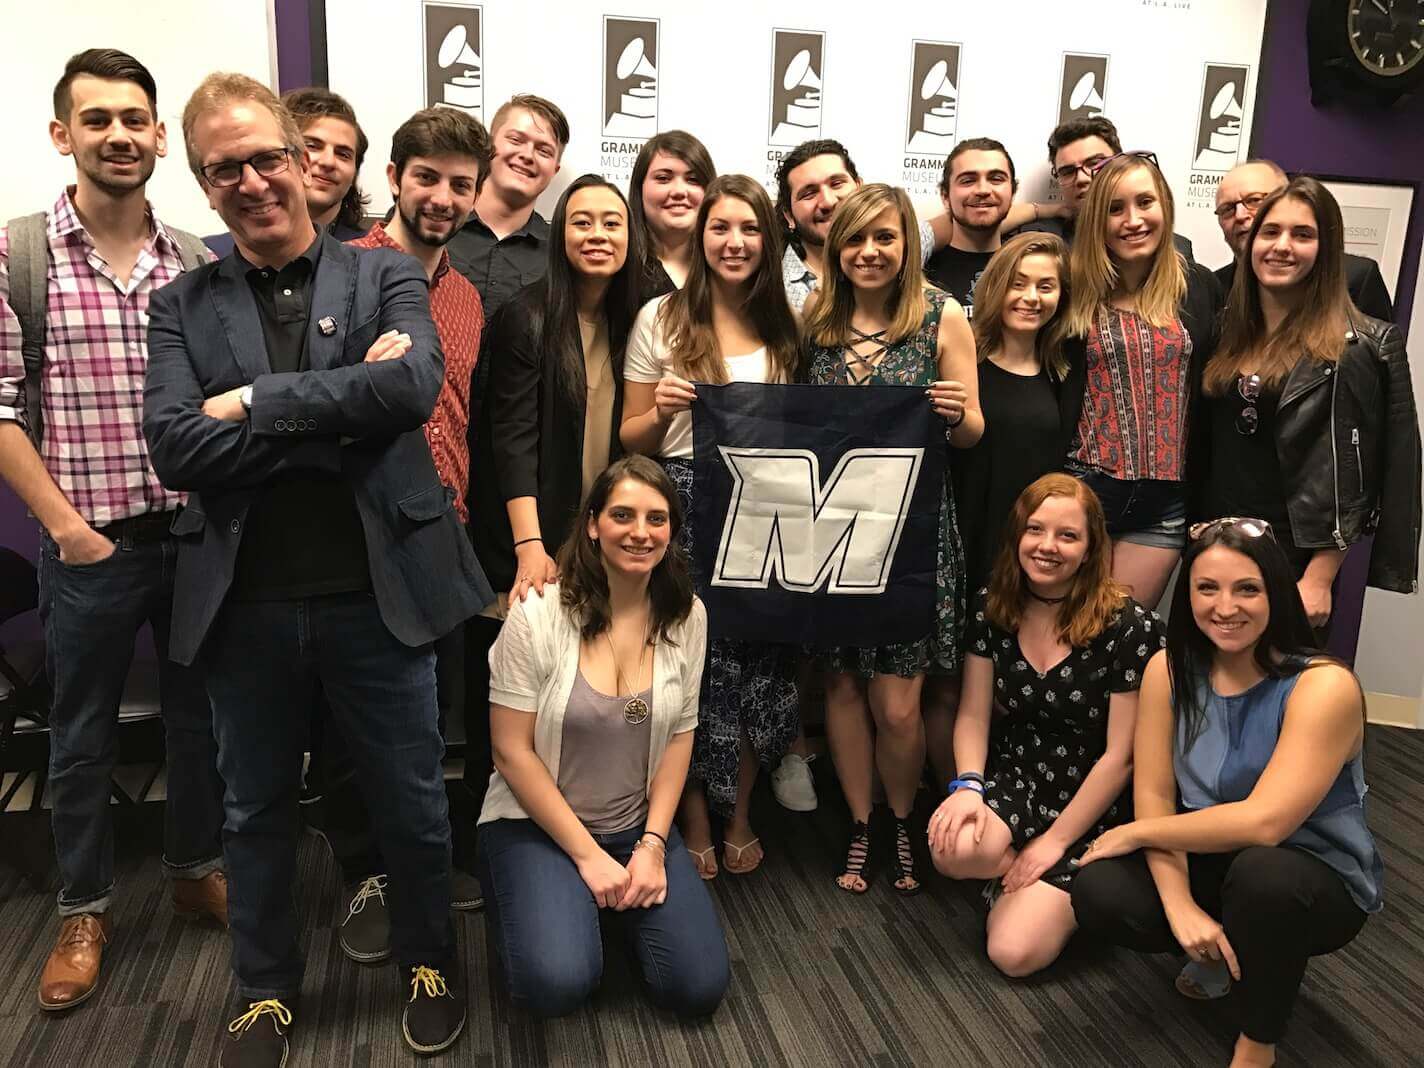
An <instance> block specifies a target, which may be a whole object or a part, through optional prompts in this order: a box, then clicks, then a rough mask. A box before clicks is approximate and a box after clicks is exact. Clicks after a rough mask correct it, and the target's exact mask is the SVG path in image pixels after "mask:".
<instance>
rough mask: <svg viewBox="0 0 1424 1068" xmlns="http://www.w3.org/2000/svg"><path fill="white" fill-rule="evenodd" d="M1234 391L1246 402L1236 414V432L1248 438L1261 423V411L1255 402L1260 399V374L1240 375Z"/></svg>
mask: <svg viewBox="0 0 1424 1068" xmlns="http://www.w3.org/2000/svg"><path fill="white" fill-rule="evenodd" d="M1236 392H1237V394H1238V395H1239V396H1240V397H1241V399H1242V400H1244V401H1245V402H1246V407H1244V408H1242V409H1241V411H1240V412H1239V413H1238V414H1237V416H1236V433H1238V434H1240V435H1241V436H1242V437H1247V438H1249V437H1250V436H1251V435H1252V434H1254V433H1256V428H1257V427H1258V426H1260V425H1261V413H1260V411H1258V410H1257V408H1256V402H1257V401H1258V400H1260V399H1261V376H1260V375H1240V376H1238V377H1237V379H1236Z"/></svg>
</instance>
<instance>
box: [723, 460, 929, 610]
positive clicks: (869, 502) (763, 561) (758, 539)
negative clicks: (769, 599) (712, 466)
mask: <svg viewBox="0 0 1424 1068" xmlns="http://www.w3.org/2000/svg"><path fill="white" fill-rule="evenodd" d="M719 451H720V452H721V454H722V458H723V460H724V461H725V462H726V464H727V468H728V470H730V471H731V473H732V497H731V501H730V504H729V506H728V508H727V519H726V522H725V523H724V524H723V526H722V540H721V543H720V544H719V545H718V548H717V564H716V567H715V570H714V571H713V574H712V585H714V586H734V587H741V588H744V589H766V588H767V587H768V586H769V585H770V583H771V578H772V576H773V575H775V576H776V577H777V579H778V580H779V582H780V583H781V585H782V586H784V587H786V588H787V589H789V590H796V591H799V592H805V593H812V592H814V591H816V590H818V589H820V588H821V586H822V585H824V584H825V583H826V581H827V579H829V580H830V585H829V587H828V590H829V592H830V593H871V594H874V593H884V592H885V586H886V584H887V583H888V582H889V579H890V565H891V564H892V563H893V562H894V559H895V549H896V547H897V546H898V545H899V543H900V534H901V532H902V531H903V530H904V528H905V519H906V517H907V516H908V515H909V512H910V499H911V497H913V496H914V492H915V480H916V478H917V477H918V476H919V473H920V464H921V462H922V461H923V459H924V449H912V448H880V449H875V448H871V449H850V450H848V451H847V452H846V453H845V454H844V455H843V456H842V457H841V458H840V462H839V463H837V464H836V467H835V470H834V471H832V472H831V477H830V478H829V479H827V480H826V484H825V486H824V488H823V487H822V486H821V478H820V465H819V464H818V463H817V460H816V455H815V454H814V453H812V452H809V451H807V450H805V449H756V448H731V447H728V446H725V445H723V446H719Z"/></svg>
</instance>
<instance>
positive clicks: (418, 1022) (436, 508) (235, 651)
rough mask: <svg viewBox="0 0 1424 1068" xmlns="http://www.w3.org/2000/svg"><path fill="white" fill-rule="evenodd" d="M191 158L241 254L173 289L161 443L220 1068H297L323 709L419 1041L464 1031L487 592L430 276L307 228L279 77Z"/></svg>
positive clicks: (153, 432) (156, 426) (212, 109)
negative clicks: (170, 498) (378, 873)
mask: <svg viewBox="0 0 1424 1068" xmlns="http://www.w3.org/2000/svg"><path fill="white" fill-rule="evenodd" d="M183 134H184V139H185V141H186V143H187V150H188V162H189V166H190V167H191V168H192V170H193V173H194V174H195V175H196V176H197V177H198V181H199V184H200V185H201V187H202V189H203V191H204V193H205V194H206V195H207V198H208V202H209V203H210V204H211V205H212V206H213V208H214V209H215V210H216V211H217V212H218V214H219V215H221V216H222V218H223V221H224V222H225V223H227V225H228V228H229V229H230V230H231V232H232V236H233V240H234V244H235V249H234V251H233V253H232V254H231V255H229V256H227V257H226V258H224V259H223V260H221V261H220V262H219V263H216V264H211V265H208V266H205V267H202V268H200V269H198V270H196V271H192V272H190V273H188V274H186V275H184V276H183V277H182V278H181V279H180V280H179V281H178V282H177V283H175V284H172V285H169V286H168V287H167V288H165V289H164V290H162V291H161V292H160V293H158V294H156V295H155V298H154V300H153V303H152V305H151V307H150V317H149V351H150V359H149V367H148V380H147V385H146V387H145V390H144V436H145V438H146V439H147V442H148V447H149V451H150V453H151V455H152V457H153V465H154V469H155V470H156V471H157V472H158V474H159V477H160V478H162V479H163V481H164V483H165V484H166V485H168V486H170V487H173V488H176V489H183V490H187V491H189V492H190V493H191V494H192V496H191V498H190V502H189V507H188V508H187V510H185V511H184V512H183V513H182V514H181V516H180V517H179V521H178V522H176V523H175V524H174V532H175V533H177V534H178V535H179V537H180V541H181V543H182V544H181V547H180V549H179V553H178V565H177V580H176V590H175V593H174V610H173V615H174V628H173V629H174V639H173V643H172V647H171V650H170V652H171V655H172V656H173V658H174V659H175V660H177V661H179V662H180V663H185V664H186V663H192V662H195V661H201V662H202V664H203V665H204V667H205V669H206V678H207V688H208V695H209V697H210V699H211V702H212V710H213V729H214V733H215V734H216V737H217V745H218V767H219V769H220V770H221V771H222V773H223V776H224V779H225V780H226V783H227V794H226V800H225V807H226V823H225V828H224V854H225V856H226V859H227V865H228V880H229V915H230V920H231V930H232V937H233V956H232V960H233V971H234V972H235V973H236V976H237V983H238V992H239V995H240V998H241V1002H242V1003H243V1004H244V1005H245V1006H246V1011H245V1012H242V1013H241V1014H240V1015H237V1016H236V1018H235V1019H233V1020H232V1021H231V1022H230V1023H228V1024H226V1025H225V1029H224V1030H225V1033H224V1036H223V1042H222V1054H221V1063H222V1064H223V1065H224V1066H226V1068H238V1066H241V1068H249V1066H256V1065H262V1066H271V1068H277V1066H278V1065H281V1064H283V1063H285V1062H286V1058H287V1053H288V1038H287V1032H288V1029H289V1028H290V1027H291V1026H292V1024H293V1022H294V1020H295V1019H297V1018H298V1016H299V1012H298V1007H297V1004H296V999H297V995H298V992H299V990H300V989H301V982H302V971H303V961H302V957H301V953H300V950H299V949H298V946H297V934H298V929H297V918H296V909H295V905H294V903H293V901H292V885H293V880H294V875H295V867H296V846H297V838H298V834H299V822H298V817H297V794H298V790H299V787H300V783H301V770H302V748H303V742H304V738H305V729H306V721H307V713H308V711H309V709H310V708H311V705H312V702H313V700H314V699H315V696H316V693H317V690H318V687H319V688H320V690H321V692H322V693H323V694H324V695H325V697H326V701H327V703H328V705H329V706H330V709H331V713H332V716H333V718H334V719H335V720H336V721H337V723H338V725H339V727H340V729H341V733H342V736H343V737H344V738H345V740H346V742H347V744H348V746H349V747H350V750H351V754H352V757H353V759H354V762H355V765H356V768H357V771H358V777H359V780H360V785H361V787H362V789H363V791H364V792H365V793H366V796H367V800H368V804H369V807H370V810H371V814H372V820H373V824H374V830H375V834H376V839H377V842H378V844H379V847H380V850H381V853H382V855H383V856H384V858H385V860H386V862H387V864H388V871H389V873H390V882H389V895H390V917H391V942H392V948H393V950H394V953H395V955H396V956H397V957H398V959H399V961H400V968H401V976H402V979H403V981H404V982H405V983H408V984H409V997H408V998H403V999H402V1000H404V1001H405V1007H404V1015H403V1019H402V1030H403V1033H404V1036H405V1040H406V1043H407V1044H408V1045H409V1046H410V1047H411V1048H412V1049H414V1050H415V1051H416V1052H418V1053H436V1052H439V1051H440V1050H443V1049H446V1048H448V1047H449V1046H450V1045H452V1044H453V1043H454V1041H455V1039H456V1038H457V1037H458V1035H459V1033H460V1031H461V1029H462V1028H463V1026H464V1022H465V999H464V992H463V987H462V984H461V981H460V979H459V976H458V969H457V962H456V944H455V938H454V931H453V929H452V927H451V924H450V914H449V908H450V827H449V823H448V812H447V805H446V797H445V790H444V777H443V773H442V769H441V757H442V755H443V752H444V746H443V744H442V742H441V739H440V733H439V729H438V726H437V712H436V682H435V654H434V652H433V649H432V644H431V643H432V642H434V641H435V640H436V639H438V638H440V637H441V636H443V635H445V634H447V633H449V632H450V631H451V630H453V629H454V628H455V626H456V625H457V624H459V623H460V622H461V621H463V620H465V619H467V618H469V617H470V616H471V615H473V614H474V613H475V612H477V611H479V609H480V608H482V607H483V606H484V605H485V604H487V603H488V602H489V601H490V600H491V599H492V593H491V591H490V589H489V584H488V583H487V582H486V581H485V579H484V575H483V573H481V572H480V570H479V565H478V564H477V563H476V562H475V559H474V554H473V552H472V550H471V548H470V545H469V541H468V539H467V538H466V537H465V533H464V531H463V530H462V529H461V524H460V521H459V518H458V516H457V515H456V513H455V510H454V507H453V496H454V495H453V493H452V492H451V491H450V490H449V489H448V488H447V487H445V486H444V485H442V484H441V481H440V478H439V476H438V474H437V472H436V468H435V464H434V462H433V460H432V458H431V453H430V449H429V447H428V445H427V443H426V439H425V434H424V432H423V429H422V428H423V426H424V424H425V423H426V421H427V420H428V419H429V418H430V415H431V412H432V410H433V408H434V406H435V402H436V398H437V396H438V394H439V392H440V388H441V382H442V379H443V374H444V358H443V356H442V354H441V349H440V342H439V338H438V335H437V333H436V330H435V325H434V323H433V322H432V320H431V313H430V299H429V293H428V284H427V281H426V276H425V272H424V271H423V270H422V269H421V266H420V263H419V261H417V260H415V259H414V258H412V257H410V256H406V255H404V254H403V253H400V252H397V251H395V250H394V249H386V248H378V249H369V250H363V251H358V250H356V249H353V248H351V247H350V246H347V245H343V244H341V243H340V242H338V241H337V240H336V239H335V238H333V237H332V236H331V235H330V234H325V233H319V232H318V231H317V229H316V227H315V226H314V225H313V224H312V219H311V215H310V213H309V211H308V207H307V202H306V196H305V178H306V168H307V162H306V155H305V153H304V151H303V146H302V140H301V134H300V132H299V131H298V130H297V127H296V123H295V121H294V120H293V118H292V116H291V114H290V113H289V112H288V111H287V109H286V108H285V107H284V106H283V105H282V104H281V103H280V101H278V100H277V98H276V96H275V95H274V94H273V93H272V92H271V91H270V90H269V89H267V87H266V86H264V85H262V84H261V83H260V82H257V81H254V80H253V79H251V78H248V77H246V76H244V75H240V74H212V75H209V76H208V77H207V78H206V79H204V80H203V82H202V84H201V85H199V86H198V88H197V90H196V91H195V92H194V93H193V96H192V97H191V98H190V99H189V101H188V104H187V106H186V107H185V108H184V111H183Z"/></svg>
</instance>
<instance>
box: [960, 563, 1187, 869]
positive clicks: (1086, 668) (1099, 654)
mask: <svg viewBox="0 0 1424 1068" xmlns="http://www.w3.org/2000/svg"><path fill="white" fill-rule="evenodd" d="M966 636H967V639H968V640H967V642H966V643H965V644H966V646H967V649H968V651H969V652H971V653H973V654H974V655H976V656H982V657H985V658H986V659H989V660H992V661H993V663H994V703H995V705H996V706H997V709H996V711H997V713H998V714H996V715H995V716H994V720H993V723H992V724H991V726H990V729H989V766H988V767H987V768H985V770H984V775H985V781H984V801H985V803H986V804H988V806H989V807H990V808H991V809H993V810H994V812H995V813H997V814H998V816H999V818H1000V819H1002V820H1003V821H1004V822H1005V823H1007V824H1008V825H1009V831H1010V833H1011V834H1012V835H1013V840H1014V848H1015V849H1022V848H1023V847H1024V846H1025V845H1027V844H1028V843H1029V842H1030V841H1032V840H1033V839H1034V838H1035V837H1037V836H1038V835H1040V834H1042V833H1043V832H1044V831H1046V830H1048V828H1049V827H1050V826H1051V825H1052V823H1053V821H1054V820H1056V819H1057V818H1058V816H1059V814H1060V813H1061V812H1062V811H1063V809H1065V808H1067V807H1068V802H1070V801H1071V800H1073V796H1074V795H1075V794H1076V793H1077V792H1078V788H1079V787H1080V786H1082V785H1083V780H1084V779H1085V778H1087V776H1088V772H1090V771H1092V770H1093V765H1094V764H1096V763H1097V762H1098V758H1099V757H1101V756H1102V755H1103V754H1104V753H1105V752H1106V751H1107V744H1108V703H1109V701H1110V699H1111V698H1112V695H1113V694H1115V693H1133V692H1135V691H1136V690H1137V689H1138V687H1139V686H1141V685H1142V672H1143V669H1144V668H1145V667H1146V666H1147V661H1148V660H1150V659H1152V655H1153V654H1154V653H1156V652H1157V650H1158V649H1161V648H1162V647H1163V646H1164V645H1165V644H1166V640H1167V635H1166V628H1165V627H1164V626H1163V624H1162V621H1161V620H1160V619H1159V618H1158V617H1157V614H1156V613H1155V612H1149V611H1148V610H1147V609H1145V608H1143V607H1142V606H1141V605H1140V604H1138V603H1137V602H1136V601H1134V600H1132V599H1131V598H1129V599H1127V600H1126V601H1125V602H1124V604H1123V606H1122V608H1121V609H1120V610H1119V611H1118V613H1117V615H1116V616H1114V617H1113V619H1112V620H1111V621H1109V623H1108V625H1107V626H1106V627H1104V628H1103V630H1102V633H1101V634H1099V635H1098V636H1097V637H1096V638H1094V639H1093V640H1092V641H1090V642H1089V643H1088V644H1087V645H1086V646H1084V647H1082V648H1079V647H1076V646H1075V647H1074V648H1071V649H1069V650H1068V652H1067V654H1066V655H1065V656H1064V657H1063V659H1062V660H1060V661H1058V663H1056V664H1054V665H1053V666H1052V667H1050V668H1049V669H1048V670H1047V671H1043V672H1040V671H1038V670H1037V669H1035V668H1034V667H1033V666H1032V665H1031V664H1030V663H1029V662H1028V658H1027V657H1025V656H1024V654H1023V650H1022V649H1021V648H1019V639H1018V635H1017V634H1016V633H1011V632H1009V631H1006V630H1004V629H1003V628H1001V627H998V626H996V625H994V624H993V623H991V622H989V620H988V619H987V618H986V616H985V612H984V591H980V595H979V597H978V598H976V607H975V611H974V615H973V617H972V618H971V619H970V621H969V627H968V633H967V635H966ZM1131 806H1132V797H1131V792H1130V790H1124V791H1123V793H1122V795H1121V796H1120V797H1119V798H1118V799H1117V800H1116V801H1114V802H1113V803H1112V805H1110V806H1109V807H1108V810H1107V811H1106V812H1104V813H1103V814H1102V816H1101V817H1100V818H1099V819H1098V821H1097V824H1096V825H1095V826H1094V827H1093V828H1092V829H1090V830H1089V831H1088V833H1087V834H1085V835H1083V837H1082V838H1080V839H1079V840H1078V841H1077V842H1075V843H1073V844H1072V845H1071V846H1069V847H1068V849H1067V850H1066V851H1065V852H1064V854H1063V859H1062V860H1060V861H1059V862H1058V863H1057V864H1055V865H1054V866H1053V867H1052V868H1050V869H1049V870H1048V871H1047V872H1045V873H1044V874H1043V876H1042V878H1043V881H1044V882H1047V883H1049V884H1051V885H1053V886H1057V887H1059V888H1060V889H1063V890H1066V889H1068V887H1069V885H1070V884H1071V882H1072V879H1073V874H1074V869H1073V867H1072V866H1071V865H1070V864H1069V863H1068V861H1069V860H1070V859H1075V858H1077V857H1080V856H1081V855H1082V854H1083V851H1084V850H1086V849H1087V847H1088V843H1089V842H1091V841H1092V840H1093V839H1094V838H1096V837H1097V836H1098V835H1100V834H1102V833H1103V832H1104V831H1105V830H1107V829H1108V828H1109V827H1115V826H1117V825H1118V824H1120V823H1125V822H1126V821H1127V820H1129V819H1131V817H1132V812H1131Z"/></svg>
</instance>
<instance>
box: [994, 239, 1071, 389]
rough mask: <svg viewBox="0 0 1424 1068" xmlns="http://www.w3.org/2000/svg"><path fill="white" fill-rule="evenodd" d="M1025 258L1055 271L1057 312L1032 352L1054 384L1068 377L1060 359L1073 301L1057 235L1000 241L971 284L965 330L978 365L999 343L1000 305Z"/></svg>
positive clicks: (1042, 327) (1001, 328)
mask: <svg viewBox="0 0 1424 1068" xmlns="http://www.w3.org/2000/svg"><path fill="white" fill-rule="evenodd" d="M1030 256H1051V257H1053V263H1054V266H1056V267H1057V268H1058V307H1057V308H1055V309H1054V312H1053V316H1052V318H1050V319H1049V320H1048V322H1046V323H1041V324H1040V325H1039V328H1038V333H1037V334H1035V335H1034V339H1033V351H1034V354H1035V355H1036V356H1037V357H1038V362H1039V364H1040V365H1041V366H1043V367H1045V368H1047V370H1048V374H1049V377H1050V378H1053V379H1055V380H1057V381H1059V382H1061V381H1063V378H1064V377H1065V376H1066V375H1067V374H1068V357H1066V356H1065V355H1064V354H1063V341H1064V338H1065V337H1067V335H1068V304H1069V301H1070V300H1071V299H1072V296H1073V285H1072V276H1071V274H1070V272H1069V269H1068V245H1067V243H1066V242H1064V240H1063V239H1062V238H1061V237H1059V236H1058V235H1057V234H1045V233H1038V232H1035V231H1030V232H1028V233H1024V234H1019V235H1018V236H1017V237H1015V238H1011V239H1010V240H1008V241H1005V242H1004V244H1003V245H1002V247H1000V249H999V251H998V252H996V253H994V255H993V257H992V258H991V259H990V260H989V265H988V266H987V267H985V268H984V273H983V274H982V275H980V276H979V281H977V282H976V283H974V304H975V308H976V314H975V316H974V319H973V321H972V322H971V323H970V325H971V326H972V327H973V328H974V347H975V349H976V350H977V351H978V353H979V358H980V359H981V360H982V359H984V358H985V356H987V355H988V354H989V353H991V352H994V351H996V350H998V349H1000V348H1002V347H1003V344H1004V301H1005V300H1006V299H1007V298H1008V294H1009V286H1010V285H1011V284H1012V283H1013V280H1014V277H1015V276H1016V275H1017V274H1018V271H1019V264H1021V263H1023V261H1024V260H1026V259H1028V257H1030Z"/></svg>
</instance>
